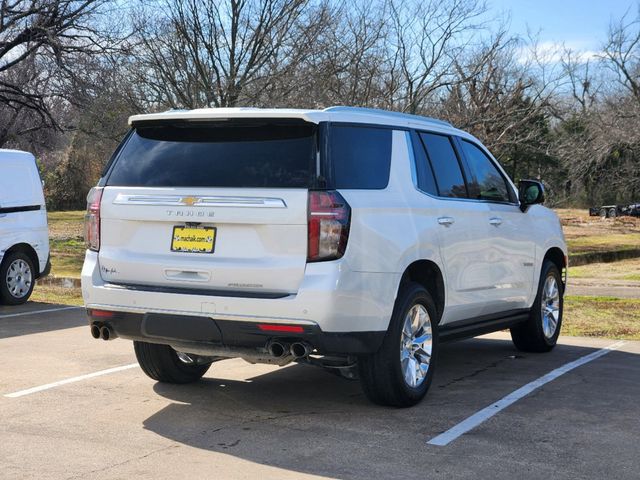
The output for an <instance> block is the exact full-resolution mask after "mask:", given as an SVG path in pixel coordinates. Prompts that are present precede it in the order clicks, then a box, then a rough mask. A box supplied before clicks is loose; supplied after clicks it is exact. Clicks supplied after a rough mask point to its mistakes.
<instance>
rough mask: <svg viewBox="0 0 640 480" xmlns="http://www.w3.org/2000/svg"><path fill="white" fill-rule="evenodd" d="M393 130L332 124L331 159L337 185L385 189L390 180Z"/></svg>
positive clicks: (335, 185) (334, 182) (334, 180)
mask: <svg viewBox="0 0 640 480" xmlns="http://www.w3.org/2000/svg"><path fill="white" fill-rule="evenodd" d="M391 135H392V130H390V129H384V128H373V127H353V126H346V125H336V124H334V125H332V126H331V129H330V132H329V158H330V165H331V166H332V169H333V184H334V187H335V188H354V189H383V188H386V187H387V184H388V183H389V169H390V167H391V138H392V137H391Z"/></svg>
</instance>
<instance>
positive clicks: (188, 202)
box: [181, 197, 198, 207]
mask: <svg viewBox="0 0 640 480" xmlns="http://www.w3.org/2000/svg"><path fill="white" fill-rule="evenodd" d="M197 201H198V199H197V198H195V197H184V198H182V200H181V202H182V203H184V204H185V205H188V206H190V207H191V206H193V204H194V203H196V202H197Z"/></svg>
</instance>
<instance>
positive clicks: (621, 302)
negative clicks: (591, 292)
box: [562, 296, 640, 340]
mask: <svg viewBox="0 0 640 480" xmlns="http://www.w3.org/2000/svg"><path fill="white" fill-rule="evenodd" d="M564 305H565V311H564V319H563V325H562V334H563V335H573V336H580V337H607V338H621V339H627V340H640V300H638V299H626V298H625V299H621V298H613V297H580V296H567V297H565V304H564Z"/></svg>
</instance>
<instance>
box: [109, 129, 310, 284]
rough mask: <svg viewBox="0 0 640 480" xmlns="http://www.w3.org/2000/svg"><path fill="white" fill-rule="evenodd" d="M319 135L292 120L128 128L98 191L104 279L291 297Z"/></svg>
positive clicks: (302, 257)
mask: <svg viewBox="0 0 640 480" xmlns="http://www.w3.org/2000/svg"><path fill="white" fill-rule="evenodd" d="M316 130H317V125H315V124H312V123H307V122H303V121H302V120H297V119H291V120H282V119H277V120H270V119H261V120H234V121H229V120H227V121H215V122H188V121H175V120H173V121H170V122H166V121H165V122H164V123H161V122H160V121H154V122H153V123H152V122H147V123H141V124H134V128H133V130H132V132H131V133H130V134H129V136H128V137H127V139H125V141H124V142H123V145H122V146H121V148H120V151H119V152H118V153H117V155H116V156H115V159H114V161H113V163H112V165H111V166H110V167H109V169H108V171H107V173H106V175H105V177H104V179H103V181H102V184H103V185H104V189H103V193H102V201H101V204H100V250H99V263H100V271H101V275H102V278H103V279H104V280H105V281H108V282H111V283H117V284H125V285H135V286H143V287H145V286H146V287H160V288H170V289H177V290H181V289H185V291H190V292H194V291H197V290H201V291H203V293H216V294H217V293H220V294H233V293H240V294H245V293H249V294H253V295H267V296H268V295H274V294H275V295H281V294H289V293H295V292H296V291H297V290H298V287H299V285H300V283H301V281H302V277H303V275H304V269H305V264H306V258H307V197H308V190H309V188H312V187H313V186H314V182H315V178H316V158H317V132H316Z"/></svg>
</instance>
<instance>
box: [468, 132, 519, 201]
mask: <svg viewBox="0 0 640 480" xmlns="http://www.w3.org/2000/svg"><path fill="white" fill-rule="evenodd" d="M460 143H461V144H462V151H463V152H464V155H465V158H466V161H467V164H468V166H469V170H470V172H469V173H470V175H469V177H470V178H469V196H470V197H471V198H478V199H481V200H493V201H497V202H508V201H509V200H510V198H509V189H508V187H507V183H506V182H505V180H504V178H503V177H502V175H501V174H500V172H499V171H498V169H497V168H496V166H495V165H494V164H493V162H492V161H491V160H490V159H489V157H487V156H486V155H485V154H484V152H483V151H482V150H480V148H478V147H477V146H475V145H474V144H472V143H470V142H467V141H466V140H463V141H462V142H460Z"/></svg>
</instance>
